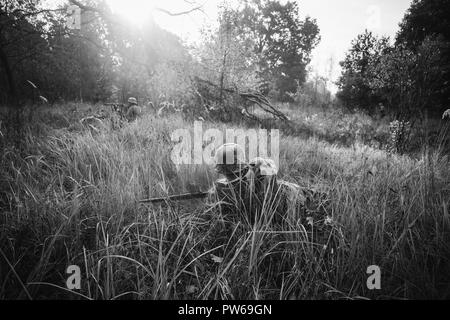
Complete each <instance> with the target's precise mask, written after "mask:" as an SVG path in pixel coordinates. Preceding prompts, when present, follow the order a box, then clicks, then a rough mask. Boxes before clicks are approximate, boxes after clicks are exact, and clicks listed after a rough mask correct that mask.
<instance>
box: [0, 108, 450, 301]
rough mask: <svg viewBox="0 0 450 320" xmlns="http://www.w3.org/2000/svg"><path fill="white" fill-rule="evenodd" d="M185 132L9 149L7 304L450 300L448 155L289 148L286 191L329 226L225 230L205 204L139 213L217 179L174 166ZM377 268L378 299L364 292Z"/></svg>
mask: <svg viewBox="0 0 450 320" xmlns="http://www.w3.org/2000/svg"><path fill="white" fill-rule="evenodd" d="M205 125H207V126H212V125H213V124H207V123H205ZM180 127H186V128H190V127H192V124H190V123H187V122H184V121H183V120H182V119H181V118H179V117H176V116H171V117H169V118H164V119H160V118H155V117H154V116H152V115H147V116H146V117H144V118H142V119H140V120H139V121H137V122H135V123H133V124H130V125H128V126H126V127H124V128H122V129H121V130H118V131H111V132H104V133H101V134H99V135H92V134H91V133H90V132H87V131H77V130H75V131H73V130H72V131H69V130H66V129H59V130H58V131H52V133H51V134H49V135H48V136H47V137H45V138H44V137H37V136H33V135H29V136H28V138H27V141H26V143H25V148H24V151H22V152H21V153H19V151H17V150H15V149H13V148H9V149H5V150H4V152H3V154H2V157H1V160H0V161H1V163H0V165H1V176H0V179H1V181H2V183H1V190H0V191H1V197H0V200H1V202H0V204H1V210H2V214H1V224H0V228H1V235H0V248H1V252H0V255H1V257H0V261H1V262H0V284H1V285H0V298H2V299H5V298H9V299H17V298H19V299H27V298H32V299H40V298H73V299H130V298H132V299H212V298H219V299H269V298H273V299H349V298H356V299H358V298H381V299H382V298H449V297H450V275H449V274H448V270H449V267H450V265H449V257H450V247H449V246H450V245H449V243H450V241H449V240H450V237H449V231H450V218H449V213H448V205H449V201H450V192H449V190H450V170H449V159H448V158H447V157H446V156H443V155H440V154H438V153H434V154H431V155H430V156H423V157H422V158H421V159H411V158H409V157H407V156H399V155H395V154H389V153H386V152H384V151H380V150H376V149H372V148H370V147H367V146H365V145H362V144H358V143H355V144H353V146H352V147H349V148H345V147H338V146H336V145H333V144H329V143H326V142H322V141H319V140H317V139H314V138H312V139H307V140H301V139H299V138H296V137H290V136H282V141H281V144H280V145H281V155H280V169H281V170H280V178H283V179H285V180H288V181H290V182H295V183H298V184H300V185H301V186H302V187H304V188H307V189H314V190H318V191H321V192H322V193H324V194H326V199H321V200H320V201H323V202H326V203H327V205H326V206H325V208H326V209H325V210H326V219H324V217H318V218H316V217H315V216H313V215H312V216H311V217H312V219H308V220H305V211H304V210H302V208H293V209H292V210H288V212H287V213H286V221H285V223H284V224H283V228H279V227H277V226H275V225H271V224H268V223H265V221H267V217H266V218H264V219H259V220H258V219H257V220H256V222H254V223H253V224H250V223H248V222H246V221H245V220H244V219H242V220H233V221H228V220H226V219H225V220H224V219H222V217H221V215H220V214H219V212H218V210H217V207H215V206H214V205H213V204H212V205H209V204H205V203H203V202H201V201H196V202H180V203H174V204H171V205H170V206H167V205H161V206H160V205H153V206H144V205H139V204H138V202H137V200H138V199H141V198H147V197H150V196H159V195H165V194H168V193H178V192H185V191H192V190H193V189H202V190H205V189H207V188H208V187H209V186H211V184H212V181H213V180H214V179H215V178H216V176H215V173H214V172H213V170H212V168H209V167H207V166H201V165H198V166H192V167H191V166H182V167H178V168H177V167H175V166H174V165H173V164H172V163H171V161H170V152H171V148H172V143H171V142H170V134H171V132H172V131H173V130H174V129H176V128H180ZM273 211H274V210H273V209H270V208H269V209H267V210H266V211H265V212H263V213H262V216H270V215H272V214H273ZM308 214H310V213H308ZM72 264H76V265H78V266H80V267H81V269H82V289H81V290H79V291H74V292H71V291H68V290H66V289H65V281H66V279H67V277H68V275H67V274H65V270H66V268H67V266H68V265H72ZM374 264H375V265H378V266H380V267H381V271H382V282H381V283H382V289H381V290H379V291H378V290H375V291H370V290H368V289H367V286H366V279H367V277H368V275H367V274H366V269H367V267H368V266H369V265H374Z"/></svg>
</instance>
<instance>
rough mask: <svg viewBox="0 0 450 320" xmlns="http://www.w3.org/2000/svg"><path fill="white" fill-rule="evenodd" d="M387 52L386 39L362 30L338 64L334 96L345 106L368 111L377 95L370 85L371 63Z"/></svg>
mask: <svg viewBox="0 0 450 320" xmlns="http://www.w3.org/2000/svg"><path fill="white" fill-rule="evenodd" d="M389 51H390V45H389V38H386V37H382V38H377V37H376V36H374V35H373V33H372V32H370V31H368V30H366V31H365V32H364V33H363V34H360V35H358V36H357V38H356V39H355V40H353V41H352V46H351V48H350V50H349V51H348V52H347V54H346V56H345V59H344V61H342V62H341V63H340V65H341V67H342V75H341V77H340V78H339V80H338V86H339V92H338V95H337V96H338V98H340V99H341V100H342V102H343V103H344V104H345V105H346V106H351V107H359V108H362V109H367V110H371V109H372V108H373V106H374V105H375V104H377V103H379V102H380V100H381V98H380V96H379V95H377V94H376V92H374V91H373V89H372V88H371V76H372V73H371V72H370V71H371V66H373V65H376V64H377V63H378V62H379V60H380V59H381V57H382V56H383V55H384V54H386V53H387V52H389Z"/></svg>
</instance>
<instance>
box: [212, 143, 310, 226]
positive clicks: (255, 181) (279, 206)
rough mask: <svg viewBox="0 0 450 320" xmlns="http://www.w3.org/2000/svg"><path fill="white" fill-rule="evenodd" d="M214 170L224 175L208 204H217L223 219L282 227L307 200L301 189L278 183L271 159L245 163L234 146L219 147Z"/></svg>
mask: <svg viewBox="0 0 450 320" xmlns="http://www.w3.org/2000/svg"><path fill="white" fill-rule="evenodd" d="M215 169H216V171H217V172H218V173H219V174H221V175H223V178H221V179H218V180H217V181H216V182H215V183H214V187H213V188H212V189H211V190H210V197H209V201H210V202H211V203H214V204H217V205H218V206H219V208H220V212H221V214H222V216H223V217H224V218H231V219H233V220H234V219H241V220H242V219H243V220H245V221H247V222H248V223H250V224H254V223H255V221H260V222H264V223H270V222H273V223H275V224H279V223H281V222H282V221H283V220H284V218H285V217H286V216H287V215H289V216H291V217H295V216H296V215H297V214H298V213H299V212H300V211H301V209H302V207H303V206H304V205H305V204H306V201H307V198H306V196H305V193H304V192H303V190H302V189H301V188H300V186H298V185H296V184H293V183H289V182H287V181H283V180H278V179H277V172H278V169H277V167H276V165H275V163H274V162H273V161H272V160H270V159H264V158H255V159H253V160H252V161H250V162H249V163H247V162H246V161H245V157H244V152H243V150H242V149H241V148H240V147H239V146H238V145H236V144H234V143H228V144H224V145H223V146H221V147H220V148H219V149H218V150H217V151H216V154H215Z"/></svg>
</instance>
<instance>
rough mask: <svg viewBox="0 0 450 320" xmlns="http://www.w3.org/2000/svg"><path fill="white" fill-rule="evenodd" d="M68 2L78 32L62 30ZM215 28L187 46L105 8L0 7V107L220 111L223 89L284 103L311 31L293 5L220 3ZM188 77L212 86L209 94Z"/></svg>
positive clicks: (314, 36) (312, 24) (33, 0)
mask: <svg viewBox="0 0 450 320" xmlns="http://www.w3.org/2000/svg"><path fill="white" fill-rule="evenodd" d="M73 5H77V6H78V7H80V8H81V11H80V13H81V28H80V29H79V30H73V29H70V28H68V26H67V19H68V18H69V16H68V13H67V12H68V7H69V6H73ZM164 12H167V11H166V10H164ZM167 14H177V13H170V12H168V13H167ZM218 22H219V23H218V24H217V25H218V27H216V26H207V27H205V28H204V29H203V31H202V41H201V43H200V44H199V45H198V46H195V47H189V46H187V45H185V44H184V43H183V42H182V41H181V40H180V39H179V38H178V37H177V36H175V35H173V34H171V33H170V32H168V31H166V30H163V29H162V28H160V27H159V26H158V25H157V24H156V23H155V21H154V20H153V19H152V18H151V17H149V19H148V21H147V23H146V24H144V25H141V26H137V25H132V24H130V23H129V22H127V21H126V20H124V19H123V18H121V17H120V16H119V15H116V14H113V13H112V12H111V10H110V8H109V7H108V5H107V3H106V2H105V1H93V0H83V1H74V0H70V1H63V2H61V6H60V7H58V8H53V9H49V8H46V7H44V3H43V1H40V0H8V1H5V0H1V1H0V88H1V90H0V103H1V104H8V105H11V104H17V105H21V104H24V103H27V102H36V101H39V97H40V96H41V97H45V98H46V99H48V100H49V101H50V102H54V101H58V100H65V101H67V100H82V101H90V102H97V101H106V100H110V101H119V102H120V101H123V100H124V99H125V98H126V97H128V96H130V95H132V96H136V97H137V98H138V100H139V101H140V103H142V102H145V101H146V100H150V101H152V102H154V103H159V102H160V101H170V102H171V103H173V104H175V105H178V106H183V107H189V105H192V106H194V105H198V102H199V100H201V101H204V100H207V101H209V102H208V103H209V104H214V103H217V104H219V105H220V104H224V101H225V99H226V97H225V94H224V92H226V91H225V90H226V89H230V88H232V89H233V90H240V91H258V92H261V93H264V94H269V95H271V96H272V97H274V98H276V99H279V100H289V99H290V95H292V94H293V93H295V91H296V89H297V85H298V84H303V83H304V82H305V81H306V75H307V71H306V67H307V65H308V63H309V62H310V59H311V51H312V50H313V48H314V47H315V46H316V45H317V44H318V42H319V40H320V36H319V28H318V26H317V23H316V21H315V20H314V19H311V18H309V17H307V18H306V19H301V18H300V14H299V8H298V5H297V3H296V2H295V1H290V2H286V3H280V2H279V1H275V0H244V1H241V2H240V4H239V6H238V7H233V8H231V7H230V6H228V5H226V2H224V3H222V4H221V5H220V10H219V21H218ZM198 78H201V79H203V80H206V81H209V82H211V83H213V84H215V86H216V88H215V89H214V90H213V91H214V92H213V93H212V92H211V91H212V89H211V88H204V87H202V86H201V85H199V84H198V83H197V81H196V80H195V79H198ZM217 88H218V89H217ZM211 95H212V96H214V99H212V98H211ZM210 107H211V106H210Z"/></svg>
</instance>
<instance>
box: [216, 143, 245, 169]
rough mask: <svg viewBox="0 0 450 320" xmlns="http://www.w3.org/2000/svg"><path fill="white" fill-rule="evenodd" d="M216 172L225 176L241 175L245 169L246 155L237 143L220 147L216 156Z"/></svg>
mask: <svg viewBox="0 0 450 320" xmlns="http://www.w3.org/2000/svg"><path fill="white" fill-rule="evenodd" d="M214 159H215V163H216V166H215V167H216V171H217V172H219V173H221V174H224V175H226V176H227V175H236V174H239V173H240V172H241V171H242V170H243V169H244V167H245V155H244V151H243V150H242V149H241V147H240V146H239V145H237V144H235V143H226V144H224V145H222V146H220V147H219V148H218V149H217V151H216V154H215V156H214Z"/></svg>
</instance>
